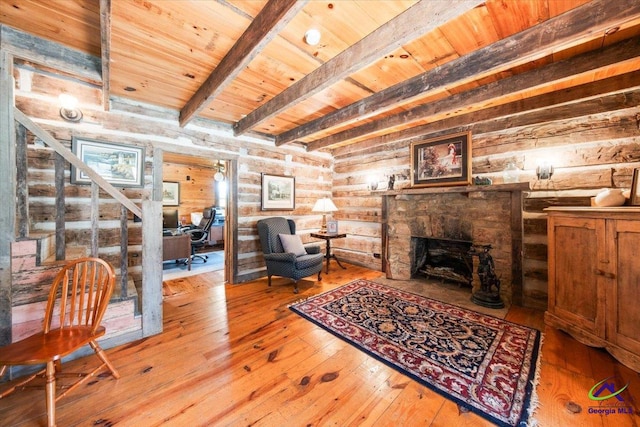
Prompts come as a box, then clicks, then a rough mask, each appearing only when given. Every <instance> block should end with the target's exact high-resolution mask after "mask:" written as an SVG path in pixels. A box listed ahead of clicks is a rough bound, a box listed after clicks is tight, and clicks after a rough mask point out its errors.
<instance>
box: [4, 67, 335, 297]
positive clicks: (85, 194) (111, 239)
mask: <svg viewBox="0 0 640 427" xmlns="http://www.w3.org/2000/svg"><path fill="white" fill-rule="evenodd" d="M14 77H15V81H16V100H15V102H16V107H17V108H19V109H20V110H21V111H23V112H24V113H25V114H26V115H27V116H29V117H30V118H31V119H32V120H34V121H35V122H36V123H37V124H38V125H40V126H41V127H43V128H44V129H45V130H47V131H48V132H49V133H51V134H52V135H53V136H54V137H55V138H56V139H58V140H59V141H61V142H62V143H63V144H65V145H66V146H67V147H70V146H71V139H72V137H73V136H81V137H84V138H90V139H96V140H100V141H105V142H113V143H116V142H117V143H119V144H127V145H135V146H142V147H144V148H145V156H146V159H145V180H144V181H145V183H144V187H143V188H122V189H121V191H122V192H123V193H124V194H126V195H127V196H128V197H129V198H130V199H132V201H133V202H134V203H136V204H138V205H140V204H141V202H142V201H143V200H146V199H150V198H151V194H152V190H153V188H152V173H153V168H154V167H157V162H155V161H154V158H153V155H154V154H153V153H154V150H155V149H157V148H161V149H162V150H164V151H165V152H173V153H180V154H190V155H193V156H200V157H207V158H210V159H212V160H230V159H233V160H234V161H236V162H237V177H236V182H237V193H236V194H234V195H231V197H235V198H236V199H237V210H238V214H237V230H234V232H237V236H238V237H237V238H238V242H237V245H235V246H233V247H234V249H235V250H236V251H237V253H238V256H237V265H236V266H235V267H236V268H235V270H234V271H232V275H233V277H228V280H229V281H230V282H244V281H247V280H251V279H253V278H256V277H261V276H264V275H265V268H264V261H263V258H262V252H261V251H260V243H259V239H258V233H257V229H256V222H257V221H258V220H259V219H261V218H264V217H270V216H285V217H287V218H292V219H294V220H296V223H297V226H298V233H299V234H302V235H303V240H305V241H309V240H310V238H309V236H308V234H309V233H310V232H311V231H315V230H317V228H318V227H319V224H320V221H321V218H322V217H321V215H318V214H317V213H312V212H311V209H312V207H313V204H314V203H315V201H316V200H317V199H318V198H320V197H325V196H330V195H331V186H332V171H333V170H332V166H333V160H332V157H331V155H330V154H328V153H320V152H317V153H307V152H306V151H305V150H304V149H303V148H302V147H300V146H296V145H290V146H288V147H279V148H276V147H275V144H274V143H273V142H272V141H269V140H266V139H265V138H260V137H259V136H246V137H242V138H234V137H233V136H232V135H233V132H232V130H231V127H230V126H229V127H224V126H221V125H220V124H215V123H212V122H209V121H206V120H195V121H194V122H193V123H192V124H189V125H188V126H186V127H185V128H181V127H180V126H179V125H178V112H174V111H168V110H164V109H158V108H155V107H152V106H147V105H140V104H132V103H125V102H120V101H119V100H112V102H111V104H112V105H111V108H110V110H109V111H103V109H102V105H101V102H102V93H101V91H100V90H99V88H97V87H93V86H91V85H86V84H79V83H77V82H74V81H71V80H68V79H61V78H56V77H55V76H53V75H46V74H39V73H35V72H33V71H32V69H30V68H28V67H25V66H18V67H16V68H15V69H14ZM65 92H66V93H73V94H74V95H75V96H76V97H77V98H78V99H79V108H80V109H81V110H82V112H83V114H84V118H83V120H82V121H81V122H79V123H70V122H66V121H64V120H62V119H61V118H60V116H59V108H60V107H59V104H58V95H59V94H60V93H65ZM28 139H29V145H28V174H29V175H28V182H29V213H30V232H31V233H34V232H46V231H49V232H53V231H54V230H55V210H54V209H53V206H54V204H55V198H54V195H55V185H54V160H55V156H54V154H53V152H52V150H51V149H49V148H47V147H45V146H43V144H42V143H41V142H40V141H37V140H36V139H34V137H33V136H32V135H29V137H28ZM167 166H169V167H167ZM164 167H166V169H167V176H166V178H165V177H163V179H166V180H167V181H178V182H180V183H181V189H182V190H181V205H182V203H184V204H185V206H186V208H185V209H191V208H190V207H189V206H196V205H197V209H198V210H199V211H201V210H202V206H204V205H207V206H208V205H211V204H212V203H211V200H210V199H209V195H208V194H207V195H206V197H202V196H201V195H200V193H201V192H205V193H206V192H208V190H207V189H205V187H203V189H202V190H200V189H197V190H195V191H191V189H189V188H188V186H189V185H193V183H192V182H191V183H189V182H187V181H186V176H184V177H183V176H182V175H184V172H185V170H182V169H180V168H178V167H177V165H175V164H173V165H172V164H168V165H165V166H164ZM196 172H197V173H194V174H193V175H194V177H195V178H196V183H198V181H199V180H202V181H205V180H207V177H208V176H209V175H211V177H212V176H213V173H215V172H216V170H211V169H207V168H202V169H201V170H198V171H196ZM263 172H266V173H270V174H276V175H291V176H294V177H295V179H296V200H295V209H294V210H293V211H262V210H261V173H263ZM69 177H70V171H69V168H68V165H67V168H66V170H65V182H66V184H67V187H66V188H65V194H66V203H65V220H66V224H67V229H66V233H65V237H66V242H67V246H70V247H72V246H81V247H82V246H85V245H87V244H88V243H89V236H90V229H89V227H90V218H89V215H90V212H89V209H87V206H88V205H89V203H90V197H91V196H90V187H89V186H83V185H71V184H70V182H69ZM212 195H213V193H212ZM203 203H204V205H203ZM194 209H195V208H194ZM184 213H185V214H186V213H187V211H186V210H185V212H184ZM189 213H190V212H189ZM180 214H181V215H183V212H180ZM119 215H120V207H119V204H118V203H117V202H114V201H113V200H112V199H110V198H108V196H106V195H103V194H101V199H100V218H99V220H100V233H99V247H100V252H99V254H100V256H102V257H104V258H105V259H107V260H109V261H110V262H112V263H113V265H114V266H119V265H120V263H119V258H120V241H119V236H120V228H119V222H118V219H119ZM130 220H131V221H130V222H129V225H128V228H129V241H128V248H129V259H128V264H129V266H130V267H129V273H130V274H131V277H132V278H133V279H134V281H135V282H136V284H139V283H140V280H141V271H140V269H141V267H140V264H141V257H140V253H141V246H142V242H141V232H140V225H139V223H134V222H133V218H132V217H131V218H130ZM21 293H22V294H25V293H26V294H28V291H26V290H22V292H21ZM26 300H27V301H28V300H29V298H28V297H27V299H26Z"/></svg>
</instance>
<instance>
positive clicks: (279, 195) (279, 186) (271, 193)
mask: <svg viewBox="0 0 640 427" xmlns="http://www.w3.org/2000/svg"><path fill="white" fill-rule="evenodd" d="M295 207H296V179H295V177H292V176H283V175H269V174H266V173H263V174H262V210H263V211H268V210H293V209H294V208H295Z"/></svg>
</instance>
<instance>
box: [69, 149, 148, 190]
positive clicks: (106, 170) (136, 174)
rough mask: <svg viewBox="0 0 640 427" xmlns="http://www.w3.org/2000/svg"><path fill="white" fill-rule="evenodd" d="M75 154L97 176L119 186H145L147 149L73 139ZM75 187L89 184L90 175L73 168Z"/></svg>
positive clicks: (72, 178) (72, 179)
mask: <svg viewBox="0 0 640 427" xmlns="http://www.w3.org/2000/svg"><path fill="white" fill-rule="evenodd" d="M71 149H72V151H73V153H74V154H75V155H76V156H78V157H79V158H80V160H82V161H83V162H84V163H85V164H86V165H87V166H89V167H90V168H91V169H93V170H94V171H95V172H96V173H97V174H99V175H100V176H101V177H103V178H104V179H105V180H107V181H108V182H109V183H110V184H111V185H114V186H116V187H142V186H143V185H144V147H136V146H130V145H122V144H113V143H106V142H102V141H96V140H92V139H85V138H77V137H74V138H73V139H72V141H71ZM71 183H72V184H90V183H91V179H90V178H89V176H88V175H87V174H85V173H83V172H82V171H80V170H79V169H77V168H76V167H75V166H73V165H72V166H71Z"/></svg>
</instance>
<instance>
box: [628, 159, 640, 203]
mask: <svg viewBox="0 0 640 427" xmlns="http://www.w3.org/2000/svg"><path fill="white" fill-rule="evenodd" d="M629 201H630V203H631V204H632V205H633V206H640V168H636V169H634V170H633V178H632V179H631V197H630V200H629Z"/></svg>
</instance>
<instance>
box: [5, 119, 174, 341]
mask: <svg viewBox="0 0 640 427" xmlns="http://www.w3.org/2000/svg"><path fill="white" fill-rule="evenodd" d="M13 114H14V119H15V121H16V122H17V124H18V126H17V127H16V136H17V140H16V146H17V149H16V154H17V155H16V158H17V161H26V132H25V131H24V129H28V130H29V131H30V132H31V133H33V134H34V135H35V136H36V137H37V138H39V139H40V140H42V141H43V142H44V143H45V144H46V145H47V146H49V147H50V148H52V149H53V150H54V151H55V152H56V153H57V158H56V161H55V169H56V172H55V176H56V178H55V180H56V183H55V185H56V206H57V213H56V259H64V258H65V249H64V247H65V239H64V234H65V233H64V231H65V220H64V206H65V203H64V184H65V182H64V169H65V166H66V165H65V163H64V161H63V160H66V161H67V162H69V163H70V164H71V165H73V166H74V167H75V168H76V169H78V170H79V171H81V172H82V173H83V174H85V175H86V176H88V177H89V178H90V180H91V198H92V203H91V245H90V252H91V255H92V256H97V254H98V232H99V221H98V219H99V212H98V210H99V205H100V204H99V190H100V189H102V190H103V191H105V192H106V193H107V194H109V195H110V196H111V197H113V198H114V199H115V200H116V201H118V202H119V203H120V204H121V206H122V209H121V214H120V229H121V239H120V241H121V243H120V246H121V248H120V249H121V258H120V259H121V262H120V275H121V284H120V296H121V297H122V298H126V297H127V296H128V295H127V293H128V276H129V274H128V263H127V259H128V252H127V251H128V214H127V213H128V212H127V211H130V212H131V213H133V215H135V216H137V217H139V218H141V219H142V218H144V217H145V216H147V217H149V218H150V219H156V221H143V223H142V236H143V245H142V271H143V273H142V288H143V289H142V319H143V331H142V334H143V336H149V335H153V334H156V333H158V332H161V331H162V269H161V267H160V266H161V265H162V258H161V257H162V255H161V254H162V240H161V236H162V229H161V224H162V223H161V217H162V207H161V205H162V203H161V202H159V201H143V202H142V208H141V207H139V206H138V205H136V204H135V203H134V202H133V201H131V200H130V199H129V198H127V197H126V196H125V195H124V194H122V193H121V192H120V191H119V190H118V189H117V188H115V187H114V186H113V185H111V183H109V182H108V181H107V180H105V179H104V178H103V177H102V176H100V175H99V174H98V173H97V172H95V171H94V170H93V169H92V168H90V167H89V166H88V165H86V164H85V163H84V162H83V161H82V160H81V159H80V158H78V156H76V155H75V154H74V153H73V152H72V151H71V150H70V149H68V148H67V147H65V146H64V145H63V144H62V143H60V142H59V141H58V140H57V139H56V138H54V137H53V136H52V135H51V134H49V133H48V132H47V131H46V130H44V129H43V128H41V127H40V126H38V125H37V124H36V123H35V122H34V121H33V120H31V119H30V118H29V117H27V116H26V115H25V114H24V113H23V112H22V111H20V110H19V109H18V108H15V107H14V108H13ZM21 140H22V141H21ZM23 156H24V157H23ZM20 158H22V159H24V160H20ZM19 169H22V168H19ZM24 170H26V167H25V168H24ZM17 181H18V185H17V187H18V189H17V197H18V198H21V197H23V198H24V200H22V202H23V203H20V204H19V205H20V206H24V207H25V208H24V209H28V208H27V206H28V200H26V198H27V193H28V192H27V191H26V174H25V176H24V177H21V176H18V177H17ZM21 181H24V182H23V183H22V184H21V183H20V182H21ZM21 188H23V189H24V191H21V190H20V189H21ZM18 216H19V220H18V227H17V228H18V235H20V236H22V237H24V236H26V235H27V233H28V224H26V223H23V222H26V220H27V218H28V212H19V215H18ZM20 218H21V219H22V221H21V220H20ZM145 235H147V236H152V237H151V238H149V239H146V240H145V239H144V237H145ZM145 290H146V291H145Z"/></svg>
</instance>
